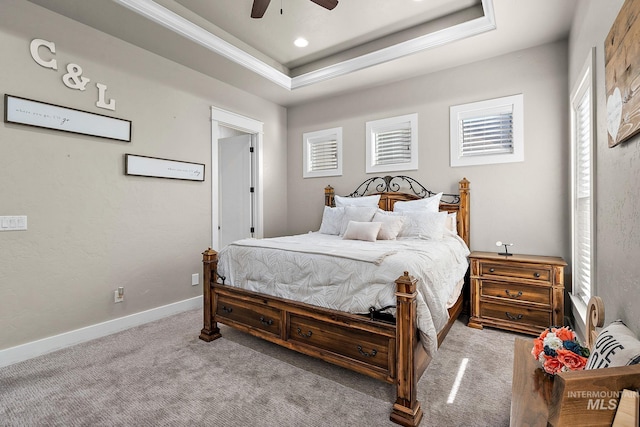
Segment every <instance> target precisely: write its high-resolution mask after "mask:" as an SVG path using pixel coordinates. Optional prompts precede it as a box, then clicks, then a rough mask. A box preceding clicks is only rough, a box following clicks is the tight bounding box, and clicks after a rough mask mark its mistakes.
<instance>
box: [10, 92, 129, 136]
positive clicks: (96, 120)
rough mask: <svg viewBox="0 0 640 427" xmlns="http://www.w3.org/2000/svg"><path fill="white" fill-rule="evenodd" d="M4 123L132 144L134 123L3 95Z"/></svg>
mask: <svg viewBox="0 0 640 427" xmlns="http://www.w3.org/2000/svg"><path fill="white" fill-rule="evenodd" d="M4 122H5V123H16V124H21V125H26V126H34V127H39V128H45V129H54V130H59V131H63V132H71V133H78V134H82V135H89V136H96V137H99V138H108V139H115V140H118V141H124V142H131V121H130V120H124V119H118V118H115V117H109V116H104V115H102V114H96V113H90V112H88V111H81V110H76V109H75V108H69V107H62V106H60V105H55V104H49V103H47V102H41V101H35V100H33V99H27V98H22V97H19V96H13V95H9V94H5V95H4Z"/></svg>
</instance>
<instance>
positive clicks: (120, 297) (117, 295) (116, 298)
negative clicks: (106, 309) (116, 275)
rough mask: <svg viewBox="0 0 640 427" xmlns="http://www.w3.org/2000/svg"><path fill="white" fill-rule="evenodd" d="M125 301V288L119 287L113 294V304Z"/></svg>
mask: <svg viewBox="0 0 640 427" xmlns="http://www.w3.org/2000/svg"><path fill="white" fill-rule="evenodd" d="M122 301H124V288H123V287H119V288H118V289H116V290H115V291H114V293H113V302H114V303H115V302H122Z"/></svg>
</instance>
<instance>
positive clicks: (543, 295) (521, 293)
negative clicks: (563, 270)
mask: <svg viewBox="0 0 640 427" xmlns="http://www.w3.org/2000/svg"><path fill="white" fill-rule="evenodd" d="M551 291H552V288H550V287H548V286H544V287H543V286H528V285H522V284H519V283H510V282H497V281H496V282H494V281H490V280H483V281H482V289H481V290H480V296H481V297H493V298H500V299H504V300H505V302H507V303H509V304H510V303H511V302H512V301H524V302H531V303H535V304H541V305H544V306H546V307H549V306H550V305H551V298H552V296H551Z"/></svg>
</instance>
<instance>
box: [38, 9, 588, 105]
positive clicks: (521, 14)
mask: <svg viewBox="0 0 640 427" xmlns="http://www.w3.org/2000/svg"><path fill="white" fill-rule="evenodd" d="M30 1H31V2H32V3H36V4H39V5H41V6H43V7H46V8H47V9H50V10H52V11H54V12H57V13H60V14H62V15H65V16H68V17H69V18H72V19H75V20H77V21H79V22H81V23H84V24H86V25H89V26H91V27H93V28H96V29H98V30H100V31H104V32H106V33H108V34H111V35H113V36H115V37H118V38H121V39H122V40H125V41H127V42H129V43H132V44H134V45H137V46H139V47H142V48H144V49H146V50H149V51H151V52H154V53H156V54H158V55H161V56H164V57H166V58H168V59H170V60H173V61H175V62H178V63H180V64H183V65H185V66H187V67H190V68H192V69H194V70H197V71H199V72H202V73H205V74H207V75H210V76H212V77H214V78H217V79H219V80H222V81H225V82H227V83H229V84H231V85H234V86H237V87H239V88H241V89H243V90H246V91H247V92H251V93H254V94H256V95H258V96H260V97H262V98H265V99H268V100H271V101H273V102H276V103H278V104H281V105H284V106H290V105H295V104H299V103H303V102H308V101H310V100H314V99H318V98H322V97H327V96H332V95H335V94H338V93H341V92H345V91H354V90H358V89H362V88H367V87H372V86H376V85H380V84H385V83H389V82H392V81H397V80H401V79H405V78H410V77H413V76H417V75H421V74H426V73H430V72H434V71H438V70H442V69H446V68H450V67H454V66H458V65H462V64H466V63H470V62H474V61H477V60H481V59H486V58H491V57H494V56H498V55H502V54H505V53H509V52H512V51H516V50H520V49H525V48H528V47H532V46H537V45H540V44H544V43H548V42H552V41H556V40H560V39H563V38H565V37H566V36H567V35H568V33H569V29H570V26H571V21H572V18H573V14H574V11H575V7H576V0H562V1H558V0H423V1H415V0H393V1H390V0H339V4H338V6H337V7H336V8H335V9H333V10H332V11H328V10H326V9H324V8H322V7H320V6H318V5H316V4H315V3H313V2H311V1H305V0H272V1H271V4H270V6H269V8H268V9H267V12H266V13H265V15H264V17H263V18H262V19H252V18H250V12H251V5H252V0H155V1H153V0H111V1H106V0H82V1H77V0H30ZM281 8H282V14H280V9H281ZM301 36H302V37H305V38H306V39H307V40H309V46H307V47H306V48H298V47H296V46H294V45H293V40H294V39H295V38H297V37H301Z"/></svg>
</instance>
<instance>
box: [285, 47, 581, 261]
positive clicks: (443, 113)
mask: <svg viewBox="0 0 640 427" xmlns="http://www.w3.org/2000/svg"><path fill="white" fill-rule="evenodd" d="M567 90H568V89H567V44H566V42H558V43H553V44H547V45H543V46H539V47H535V48H531V49H527V50H523V51H519V52H516V53H512V54H509V55H505V56H500V57H497V58H492V59H488V60H485V61H481V62H477V63H472V64H469V65H464V66H461V67H458V68H453V69H449V70H445V71H442V72H438V73H433V74H429V75H426V76H422V77H417V78H413V79H411V80H406V81H402V82H399V83H394V84H390V85H386V86H382V87H377V88H373V89H369V90H363V91H359V92H356V93H352V94H347V95H343V96H338V97H335V98H332V99H328V100H324V101H320V102H316V103H313V104H307V105H302V106H297V107H293V108H290V109H289V115H288V116H289V119H288V120H289V121H288V123H289V125H288V129H289V131H288V141H289V150H288V152H289V157H288V161H289V180H288V195H289V223H290V230H289V231H291V232H295V233H300V232H306V231H309V230H317V229H318V228H319V226H320V220H321V214H322V205H323V201H324V200H323V188H324V187H325V186H326V185H327V184H331V185H332V186H333V187H334V188H335V189H336V193H337V194H348V193H349V192H351V191H353V190H354V189H355V187H356V186H357V185H358V184H360V183H361V182H362V181H364V180H365V179H367V178H368V177H370V176H374V175H367V174H366V173H365V123H366V122H367V121H369V120H376V119H382V118H386V117H392V116H396V115H401V114H408V113H418V135H419V170H417V171H410V172H406V174H407V175H410V176H412V177H414V178H416V179H418V181H420V182H422V183H423V184H424V185H425V186H427V187H428V188H429V189H432V190H436V191H442V190H444V191H445V192H452V191H456V190H457V182H458V181H459V180H460V179H461V178H463V177H466V178H467V179H469V181H470V182H471V248H472V249H473V250H488V251H495V250H496V249H497V248H496V246H495V242H496V241H497V240H503V241H507V242H513V243H514V244H515V245H514V246H513V248H512V249H513V251H515V252H519V253H527V254H542V255H555V256H562V257H568V255H569V254H570V242H569V234H568V232H567V230H568V227H569V224H570V222H569V204H568V194H569V193H568V187H567V185H566V182H567V180H568V178H569V175H568V172H567V171H568V166H567V165H568V162H569V150H568V145H567V133H568V127H567V122H568V101H567V95H566V94H567ZM517 93H522V94H523V95H524V121H525V123H524V138H525V139H524V145H525V148H524V151H525V155H524V156H525V161H524V162H520V163H510V164H501V165H483V166H469V167H456V168H451V167H449V107H450V106H452V105H457V104H463V103H468V102H473V101H480V100H485V99H490V98H497V97H501V96H506V95H513V94H517ZM337 126H342V127H343V145H344V148H343V150H344V155H343V159H344V165H343V176H341V177H328V178H308V179H303V178H302V134H303V133H304V132H309V131H315V130H320V129H327V128H332V127H337Z"/></svg>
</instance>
